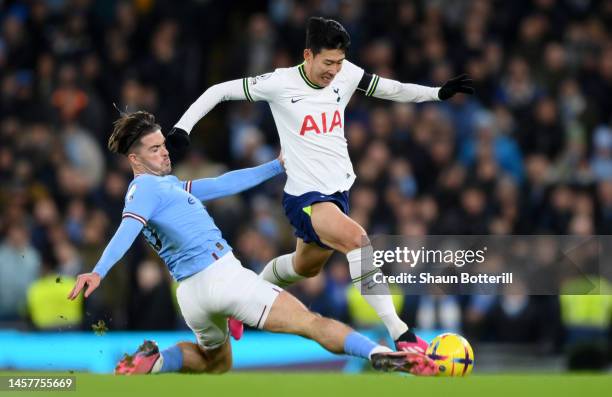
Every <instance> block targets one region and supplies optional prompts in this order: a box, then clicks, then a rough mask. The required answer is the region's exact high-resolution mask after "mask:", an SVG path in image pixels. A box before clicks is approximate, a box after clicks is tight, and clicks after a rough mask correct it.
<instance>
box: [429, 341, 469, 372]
mask: <svg viewBox="0 0 612 397" xmlns="http://www.w3.org/2000/svg"><path fill="white" fill-rule="evenodd" d="M426 354H427V356H429V358H431V359H432V360H434V361H435V362H436V364H438V368H439V370H440V372H439V373H438V376H467V375H469V374H470V373H471V372H472V368H473V367H474V351H473V350H472V346H470V344H469V342H468V341H467V340H466V339H465V338H464V337H463V336H461V335H457V334H452V333H446V334H442V335H438V336H436V337H435V338H434V340H432V341H431V343H430V344H429V347H428V348H427V353H426Z"/></svg>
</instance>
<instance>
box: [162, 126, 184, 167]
mask: <svg viewBox="0 0 612 397" xmlns="http://www.w3.org/2000/svg"><path fill="white" fill-rule="evenodd" d="M189 143H190V141H189V134H188V133H187V131H185V130H182V129H180V128H176V127H174V128H173V129H172V130H170V132H169V133H168V135H166V148H167V149H168V152H170V160H172V162H173V163H175V162H178V161H180V160H181V159H182V158H183V157H185V154H186V153H187V148H189Z"/></svg>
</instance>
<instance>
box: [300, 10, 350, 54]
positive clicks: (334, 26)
mask: <svg viewBox="0 0 612 397" xmlns="http://www.w3.org/2000/svg"><path fill="white" fill-rule="evenodd" d="M350 45H351V37H350V36H349V34H348V32H347V31H346V29H344V27H343V26H342V25H340V23H338V22H336V21H334V20H333V19H326V18H321V17H311V18H309V19H308V27H307V28H306V48H309V49H310V50H311V51H312V52H313V53H314V54H315V55H316V54H318V53H319V52H321V50H323V49H327V50H342V51H346V50H347V49H348V47H349V46H350Z"/></svg>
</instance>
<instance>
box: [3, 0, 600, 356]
mask: <svg viewBox="0 0 612 397" xmlns="http://www.w3.org/2000/svg"><path fill="white" fill-rule="evenodd" d="M237 3H238V2H223V1H212V0H211V1H186V2H173V1H155V0H133V1H103V2H102V1H99V2H94V1H90V0H54V1H40V0H28V1H26V0H23V1H3V2H0V180H1V185H0V241H1V243H0V326H4V327H20V328H24V327H26V328H27V327H30V328H38V329H56V328H58V327H60V328H61V327H83V328H84V329H89V328H90V327H91V324H92V323H94V322H96V321H97V320H98V319H105V321H106V323H107V324H108V325H109V327H110V328H111V329H174V328H177V327H184V325H182V323H181V320H180V316H178V315H177V311H176V304H175V302H174V301H173V292H172V288H173V283H172V281H171V280H170V279H169V276H168V274H167V271H166V270H165V269H164V267H163V265H162V264H161V263H159V261H158V260H157V259H156V258H155V256H154V255H153V251H152V250H151V249H149V248H148V247H147V246H146V244H145V243H144V240H142V239H140V240H139V242H138V244H135V245H134V247H133V248H132V249H131V250H130V252H129V253H128V255H126V257H125V258H124V259H123V260H122V261H121V262H120V263H119V264H117V265H116V266H115V268H114V269H113V270H112V271H111V272H110V274H109V276H108V278H107V280H106V281H105V283H103V284H102V287H101V288H100V290H99V291H98V292H96V294H94V295H93V296H92V297H91V298H90V299H88V301H87V302H84V304H83V306H84V307H83V311H82V313H81V312H77V313H72V314H70V315H69V316H68V315H66V316H64V315H62V316H56V315H55V313H57V312H58V311H57V310H56V309H58V308H63V307H64V305H66V304H67V303H66V302H67V301H66V302H65V296H66V295H67V291H66V288H68V290H69V289H70V286H71V284H72V282H71V278H72V277H74V276H75V275H76V274H77V273H79V272H83V271H87V270H90V269H91V268H93V266H94V265H95V263H96V261H97V259H98V258H99V256H100V254H101V253H102V251H103V249H104V247H105V244H106V243H107V242H108V240H109V239H110V237H111V236H112V234H113V232H114V230H115V228H116V227H117V225H118V224H119V222H120V219H121V210H122V208H123V204H124V195H125V192H126V187H127V185H128V183H129V181H130V180H131V175H130V172H129V171H130V169H129V167H128V165H127V164H126V162H125V160H123V159H121V158H118V157H115V156H113V155H111V154H110V153H109V152H108V151H107V150H106V140H107V137H108V135H109V133H110V130H111V124H112V121H113V120H114V119H115V118H116V117H117V116H118V111H117V109H115V107H114V104H116V107H117V108H119V109H122V110H123V109H127V110H128V111H131V110H138V109H143V110H148V111H151V112H153V113H154V114H155V115H156V116H157V119H158V121H159V122H160V124H161V125H162V127H163V129H164V130H169V129H170V128H172V126H173V124H174V123H175V122H176V121H177V120H178V119H179V117H180V115H181V114H182V112H183V111H185V110H186V109H187V107H188V106H189V104H190V103H191V102H193V101H194V100H195V99H196V98H197V97H198V96H199V95H200V94H201V93H202V92H203V91H204V90H205V89H206V88H207V87H209V86H210V85H212V84H215V83H218V82H221V81H226V80H230V79H234V78H241V77H244V76H254V75H258V74H261V73H265V72H268V71H271V70H273V69H274V68H277V67H288V66H292V65H295V64H297V63H300V62H301V60H302V49H303V46H304V36H305V22H306V19H307V17H308V16H311V15H323V16H327V17H332V18H336V19H338V20H339V21H340V22H341V23H342V24H343V25H344V26H345V27H346V28H347V30H348V31H349V33H350V35H351V40H352V45H351V47H350V50H349V52H348V54H347V57H348V59H350V60H351V61H352V62H354V63H356V64H358V65H360V66H362V67H363V68H364V69H366V70H367V71H369V72H371V73H376V74H379V75H381V76H384V77H390V78H395V79H397V80H400V81H403V82H412V83H418V84H425V85H432V86H434V85H441V83H442V82H444V81H446V80H447V79H448V78H450V77H452V76H455V75H457V74H460V73H467V74H468V75H469V76H470V77H471V78H473V79H474V81H475V87H476V95H475V96H473V97H467V96H463V95H459V96H457V97H456V98H454V99H452V100H450V101H448V102H437V103H425V104H420V105H414V104H397V103H391V102H386V101H380V100H376V99H370V98H364V97H363V96H361V95H360V94H358V93H356V94H355V95H354V98H353V100H352V102H351V103H350V105H349V107H348V108H347V114H346V125H345V133H346V138H347V140H348V145H349V150H350V155H351V158H352V160H353V164H354V167H355V170H356V173H357V175H358V179H357V182H356V184H355V185H354V187H353V189H352V190H351V206H352V207H351V217H352V218H353V219H355V220H356V221H358V222H359V223H360V224H361V225H363V226H364V227H365V229H366V230H367V231H368V232H369V233H370V234H397V235H424V234H578V235H590V234H612V118H611V115H612V95H611V94H612V40H611V33H612V32H611V31H610V29H611V27H612V2H611V1H596V0H582V1H579V0H564V1H562V0H533V1H485V0H474V1H467V0H436V1H425V0H421V1H397V2H382V1H344V0H320V1H304V2H302V1H293V0H269V1H264V2H257V1H255V2H251V1H244V2H240V4H237ZM192 140H193V144H192V151H191V152H190V154H189V155H188V157H187V158H186V159H185V160H184V161H182V162H181V163H179V164H175V165H174V169H175V173H176V175H177V176H179V177H180V178H186V179H188V178H189V179H190V178H196V177H205V176H215V175H218V174H220V173H222V172H224V171H225V170H228V169H236V168H241V167H247V166H252V165H256V164H260V163H262V162H265V161H268V160H270V159H273V158H275V157H276V156H277V155H278V150H279V149H278V138H277V135H276V129H275V126H274V123H273V120H272V117H271V113H270V111H269V109H268V107H267V104H265V103H255V104H251V103H247V102H234V103H227V104H223V105H221V106H219V107H218V108H217V109H215V110H214V111H213V112H212V113H211V114H210V115H209V116H207V117H206V119H205V120H203V121H202V122H201V123H199V124H198V125H197V126H196V128H195V129H194V131H193V133H192ZM283 183H284V179H283V178H276V179H274V180H272V181H270V182H267V183H266V184H264V185H262V186H261V187H258V188H256V189H254V190H252V191H249V192H246V193H244V194H242V195H240V196H237V197H232V198H227V199H223V200H219V201H215V202H212V203H208V204H207V205H208V208H209V210H210V211H211V213H212V215H213V217H214V218H215V220H216V222H217V225H218V226H219V227H220V228H221V230H222V231H223V232H224V236H225V238H226V239H227V240H228V241H229V242H230V243H231V244H232V245H233V247H234V249H235V250H236V252H237V255H238V257H239V258H240V259H241V260H242V261H243V264H244V265H245V266H248V267H250V268H252V269H253V270H255V271H260V270H261V269H262V268H263V266H264V265H265V264H266V263H267V261H268V260H270V259H271V258H273V257H275V256H278V255H279V254H282V253H287V252H290V251H292V250H293V249H294V244H295V240H294V237H293V234H292V230H291V228H290V226H289V224H288V222H287V221H286V219H285V218H284V215H283V213H282V206H281V204H280V197H281V194H282V188H283ZM292 290H293V291H294V292H295V293H296V294H297V295H298V297H299V298H301V299H302V300H303V301H304V302H305V303H306V304H307V305H308V306H310V307H312V308H313V309H314V310H315V311H319V312H321V313H322V314H325V315H330V316H333V317H336V318H340V319H343V320H347V321H349V322H351V323H353V324H356V325H361V326H365V325H368V319H369V318H370V317H368V316H367V315H363V314H362V313H361V312H360V311H361V310H362V309H363V304H362V302H359V296H358V295H355V294H354V293H352V291H351V289H350V288H349V274H348V268H347V264H346V263H345V260H344V258H343V257H341V256H338V257H335V256H334V257H332V259H331V261H330V263H328V265H327V266H326V269H325V272H324V273H323V274H321V275H320V276H318V277H316V278H314V279H309V280H306V281H304V282H302V283H301V284H300V285H298V286H295V287H293V288H292ZM598 299H599V300H597V302H596V305H597V306H598V307H601V309H600V311H601V310H603V311H604V313H606V315H607V316H604V317H603V318H604V319H603V320H601V321H600V322H599V323H596V324H595V328H598V329H600V330H601V331H602V332H608V331H609V327H610V317H611V312H612V309H611V306H612V303H611V302H610V298H608V297H606V296H602V297H598ZM398 306H399V307H401V310H402V313H403V315H404V316H405V318H407V319H408V321H409V323H410V324H411V325H416V326H417V327H420V328H422V329H427V328H441V327H443V328H446V329H454V330H457V331H460V332H464V333H466V334H467V336H468V337H470V338H473V339H477V340H491V341H502V342H541V341H543V342H546V343H545V345H544V346H549V347H550V348H551V349H554V347H553V346H556V345H558V344H559V342H560V341H561V340H562V338H563V337H564V335H566V336H567V333H565V334H564V333H563V331H564V327H563V324H565V326H566V328H567V326H568V321H569V322H570V323H571V319H569V320H568V319H567V318H565V317H564V316H563V315H562V312H563V311H562V307H561V306H562V305H561V303H560V300H559V298H558V297H555V296H549V297H546V296H537V297H536V296H532V297H530V296H525V295H512V296H489V297H485V296H471V297H468V296H463V297H453V296H446V297H430V296H421V297H417V296H410V295H408V296H404V297H403V299H398ZM363 310H365V309H363ZM60 311H61V310H60ZM606 311H607V312H606ZM49 313H51V314H49ZM587 323H588V321H587ZM2 324H3V325H2ZM578 325H580V324H578ZM590 325H593V324H590Z"/></svg>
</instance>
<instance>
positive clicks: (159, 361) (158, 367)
mask: <svg viewBox="0 0 612 397" xmlns="http://www.w3.org/2000/svg"><path fill="white" fill-rule="evenodd" d="M163 365H164V356H162V355H161V354H160V355H159V358H158V359H157V361H155V364H153V368H151V373H152V374H156V373H158V372H159V371H161V369H162V366H163Z"/></svg>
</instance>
